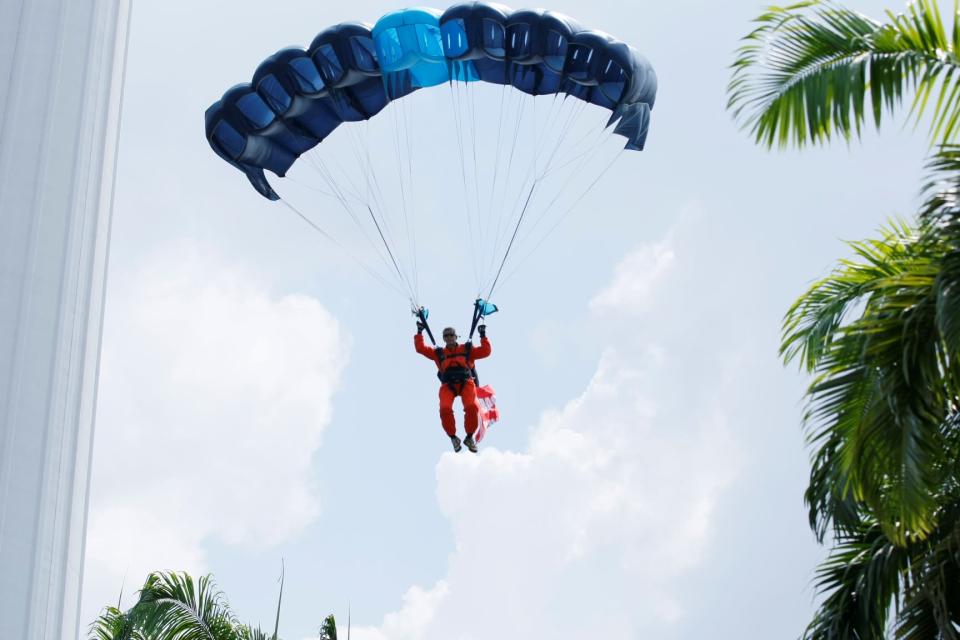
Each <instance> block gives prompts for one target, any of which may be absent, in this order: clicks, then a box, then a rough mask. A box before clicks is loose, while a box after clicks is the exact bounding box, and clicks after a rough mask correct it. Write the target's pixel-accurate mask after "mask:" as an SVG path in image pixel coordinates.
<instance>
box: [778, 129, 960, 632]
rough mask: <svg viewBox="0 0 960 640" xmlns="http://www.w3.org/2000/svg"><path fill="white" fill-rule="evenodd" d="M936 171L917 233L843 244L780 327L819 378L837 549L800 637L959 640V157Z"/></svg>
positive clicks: (827, 515)
mask: <svg viewBox="0 0 960 640" xmlns="http://www.w3.org/2000/svg"><path fill="white" fill-rule="evenodd" d="M935 171H936V173H935V176H936V177H939V178H944V177H949V179H950V182H949V183H948V184H946V185H942V184H941V185H940V186H939V188H936V189H934V190H931V192H930V193H929V195H928V198H927V202H926V204H925V206H924V209H923V211H922V212H921V214H920V215H919V216H918V221H917V223H916V224H915V225H909V224H906V223H903V222H899V223H892V224H891V225H889V226H888V227H887V228H886V229H885V230H884V233H883V235H882V236H881V237H880V238H878V239H874V240H868V241H865V242H854V243H850V244H851V247H852V249H853V251H854V253H855V255H856V258H854V259H850V260H844V261H842V262H841V263H840V265H839V266H838V267H837V268H836V269H835V270H834V271H833V272H832V273H831V274H830V275H828V276H827V277H826V278H823V279H822V280H820V281H818V282H815V283H814V284H813V285H812V286H811V287H810V288H809V289H808V290H807V292H806V293H804V294H803V295H802V296H801V297H800V298H799V299H798V300H797V302H796V303H794V305H793V306H792V307H791V308H790V310H789V311H788V313H787V316H786V319H785V321H784V337H783V343H782V348H781V353H782V354H783V355H784V357H785V359H786V361H788V362H791V361H796V362H799V364H800V365H801V367H803V368H804V369H806V370H807V371H808V372H810V373H812V374H813V375H814V379H813V382H812V384H811V385H810V387H809V389H808V392H807V399H808V408H807V411H806V412H805V415H804V424H805V428H806V430H807V436H808V441H809V442H810V443H811V444H812V445H813V446H814V447H815V452H814V455H813V467H812V470H811V474H810V484H809V486H808V488H807V491H806V495H805V498H806V501H807V504H808V506H809V508H810V514H809V515H810V525H811V527H812V528H813V530H814V531H815V532H816V535H817V537H818V539H819V540H820V541H821V542H823V540H824V539H825V537H826V536H827V534H828V533H832V534H833V537H834V543H835V547H834V549H833V551H832V552H831V555H830V557H829V558H828V560H827V561H826V562H825V563H824V564H823V565H822V566H821V567H820V570H819V572H818V580H817V586H818V588H819V589H820V590H821V591H822V592H824V593H827V594H829V595H828V597H827V598H826V600H825V601H824V603H823V605H822V606H821V608H820V611H818V613H817V615H816V617H815V619H814V621H813V622H812V623H811V625H810V627H809V628H808V629H807V636H806V637H809V638H876V637H883V633H884V630H885V629H886V628H887V627H888V625H892V626H894V627H896V629H897V633H898V637H903V638H911V639H914V638H916V639H920V638H941V637H942V638H955V637H957V635H956V632H955V631H954V627H953V624H954V623H956V622H960V582H958V578H960V466H958V465H960V413H958V409H960V205H958V200H957V196H958V194H960V149H958V148H956V147H951V148H945V149H943V150H941V152H940V153H939V154H938V156H937V160H936V167H935ZM933 184H937V180H934V181H933ZM891 605H895V609H896V610H897V611H899V615H897V616H896V619H895V620H891V619H889V618H890V610H891ZM934 631H935V632H936V633H934ZM937 633H939V634H940V635H937Z"/></svg>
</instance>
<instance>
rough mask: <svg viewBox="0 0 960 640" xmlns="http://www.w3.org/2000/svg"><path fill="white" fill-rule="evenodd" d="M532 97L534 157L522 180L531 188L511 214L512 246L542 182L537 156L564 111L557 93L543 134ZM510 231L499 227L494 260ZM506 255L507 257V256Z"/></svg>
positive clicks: (523, 185)
mask: <svg viewBox="0 0 960 640" xmlns="http://www.w3.org/2000/svg"><path fill="white" fill-rule="evenodd" d="M532 99H533V101H534V120H533V126H534V132H533V134H534V145H533V158H532V162H531V165H530V168H529V169H528V170H527V174H526V177H525V178H524V179H523V181H522V182H521V189H525V188H526V185H527V184H528V183H529V184H530V188H529V191H528V192H527V196H526V198H525V200H524V201H523V202H524V205H523V208H522V210H520V211H519V213H518V212H517V211H516V208H514V211H513V213H512V214H511V216H510V218H511V219H514V218H515V219H516V221H517V222H516V224H515V225H514V226H513V233H512V236H511V240H510V245H511V246H512V245H513V242H514V240H515V238H516V235H517V232H518V230H519V228H520V225H521V224H522V222H523V218H524V217H525V215H526V212H527V210H528V208H529V206H530V204H531V202H532V201H533V195H534V194H535V193H536V191H537V186H538V185H539V184H540V182H541V176H538V175H537V162H536V161H537V157H538V156H539V155H540V153H541V151H544V152H545V151H546V147H547V145H546V140H547V137H548V136H549V132H550V131H551V130H552V125H553V122H554V120H558V119H559V118H560V113H561V112H562V108H561V109H555V107H556V105H557V100H556V95H554V99H553V100H552V101H551V103H550V110H549V111H548V115H547V120H546V122H545V123H544V126H543V132H542V135H541V134H540V133H539V132H537V130H536V124H537V121H536V117H535V115H536V111H535V110H536V106H535V105H536V98H535V97H533V98H532ZM561 106H562V103H561ZM569 120H570V118H569V117H568V122H566V123H564V124H563V125H562V126H560V127H557V130H558V131H559V132H560V135H559V136H558V138H557V141H556V144H555V145H554V147H553V151H552V152H551V153H550V154H549V156H548V160H547V166H546V168H545V170H544V171H547V170H548V169H549V166H550V164H551V163H552V162H553V158H554V156H555V154H556V151H557V149H558V148H559V147H560V145H561V144H562V142H563V140H564V138H565V137H566V134H567V132H568V131H569V126H570V122H569ZM520 193H521V194H522V193H523V191H521V192H520ZM518 195H519V194H518ZM520 202H521V200H520V199H519V198H518V199H517V201H516V203H517V204H516V205H515V207H518V206H519V205H520ZM509 232H510V226H509V225H508V226H507V227H506V228H505V229H503V232H502V233H501V232H500V229H499V227H498V233H497V238H496V241H495V243H494V245H493V251H492V252H491V255H492V256H493V260H496V256H497V255H499V252H500V246H501V244H502V243H503V242H504V241H505V240H506V234H507V233H509ZM508 252H509V249H508ZM505 257H506V256H505ZM493 264H494V263H493V262H491V268H490V271H489V272H488V273H492V272H493V268H492V267H493ZM502 269H503V263H501V266H500V269H498V271H497V273H498V274H499V273H500V270H502ZM488 297H489V294H488Z"/></svg>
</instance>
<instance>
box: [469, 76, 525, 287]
mask: <svg viewBox="0 0 960 640" xmlns="http://www.w3.org/2000/svg"><path fill="white" fill-rule="evenodd" d="M509 95H510V101H509V102H508V101H507V100H505V98H506V96H507V85H503V88H502V90H501V92H500V110H499V111H498V113H497V147H496V150H495V151H494V155H493V184H492V186H491V187H490V200H489V204H488V206H487V219H488V220H489V221H490V223H489V228H490V230H491V231H492V232H493V233H492V237H493V240H494V242H493V243H491V246H490V250H489V251H488V252H487V253H488V254H489V260H488V266H487V273H492V272H493V265H494V264H495V261H496V253H495V252H496V241H497V238H499V237H500V229H501V227H502V226H503V218H504V216H503V211H502V206H501V207H495V203H496V202H497V186H498V178H499V174H500V164H501V163H500V158H501V157H502V156H501V149H502V141H503V121H504V119H505V118H504V106H505V105H506V106H507V107H508V111H510V109H509V105H510V104H511V103H512V99H513V92H512V91H511V92H510V94H509ZM514 120H515V118H514ZM513 142H514V145H515V144H516V137H514V139H513ZM511 152H512V150H511ZM505 175H506V177H505V178H504V184H503V191H504V192H505V191H506V189H507V188H508V186H509V184H510V171H509V168H508V169H507V171H506V172H505ZM494 223H495V224H494ZM481 291H482V289H481ZM477 297H480V293H479V292H478V293H477Z"/></svg>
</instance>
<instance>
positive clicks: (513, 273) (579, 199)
mask: <svg viewBox="0 0 960 640" xmlns="http://www.w3.org/2000/svg"><path fill="white" fill-rule="evenodd" d="M611 137H612V136H611ZM624 151H625V149H620V151H618V152H617V154H616V155H615V156H614V157H613V159H612V160H610V162H608V163H607V165H606V166H605V167H604V168H603V171H601V172H600V175H598V176H597V177H596V178H594V180H593V182H591V183H590V185H589V186H588V187H587V188H586V189H585V190H584V192H583V193H581V194H580V196H579V197H577V199H576V200H574V201H573V203H572V204H571V205H570V206H569V207H567V209H566V210H565V211H564V212H563V213H562V214H561V215H560V217H559V218H558V219H557V221H556V222H555V223H554V225H553V226H552V227H550V229H549V230H547V232H546V233H545V234H544V235H543V237H542V238H540V240H539V241H538V242H537V244H536V245H534V247H533V248H532V249H531V250H530V251H529V253H527V254H526V255H525V256H524V257H523V258H522V259H521V260H520V261H519V262H518V263H517V265H516V266H515V267H514V268H513V270H512V271H511V272H510V273H509V274H508V275H507V277H506V278H504V284H506V283H507V282H509V281H510V280H511V279H512V278H513V276H514V275H515V274H516V273H517V271H519V269H520V267H521V266H522V265H523V264H524V263H525V262H526V261H527V260H528V259H529V258H530V256H532V255H533V254H534V253H536V251H537V249H539V248H540V245H542V244H543V243H544V242H545V241H546V240H547V238H549V237H550V236H551V235H553V232H554V231H556V230H557V228H558V227H559V226H560V224H561V223H562V222H563V221H564V220H565V219H566V218H567V216H569V215H570V213H571V212H572V211H573V210H574V209H575V208H576V207H577V205H578V204H580V202H581V201H582V200H583V199H584V198H585V197H587V195H588V194H589V193H590V191H591V190H593V187H594V186H596V184H597V183H598V182H600V180H601V179H602V178H603V177H604V176H605V175H606V174H607V172H608V171H610V168H611V167H612V166H613V165H614V164H616V162H617V160H619V159H620V156H621V155H623V152H624Z"/></svg>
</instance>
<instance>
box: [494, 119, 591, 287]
mask: <svg viewBox="0 0 960 640" xmlns="http://www.w3.org/2000/svg"><path fill="white" fill-rule="evenodd" d="M555 105H556V101H554V102H553V103H551V111H550V115H549V116H548V118H547V122H546V123H545V125H544V128H545V131H544V135H543V137H542V138H541V139H540V140H538V142H537V144H536V145H535V146H536V149H535V155H534V159H536V153H537V152H539V150H540V147H541V143H543V146H546V144H545V143H546V139H547V136H548V135H549V133H548V132H549V130H550V123H551V121H552V120H553V119H554V117H556V119H559V118H560V116H559V113H560V112H559V111H558V112H556V113H555V112H554V111H553V107H554V106H555ZM583 111H584V108H583V106H580V105H575V106H574V108H573V109H571V110H570V113H568V114H567V117H566V120H565V121H564V122H563V124H562V125H561V126H560V127H559V135H558V136H557V139H556V142H555V143H554V145H553V149H552V150H551V151H550V153H549V155H548V157H547V162H546V165H545V166H544V167H543V169H542V172H541V173H540V174H537V172H536V163H535V162H534V163H533V166H532V167H531V168H532V169H533V176H532V177H533V180H532V183H531V184H530V190H529V191H528V193H527V197H526V199H525V200H524V203H523V208H522V209H521V210H520V213H519V215H518V216H517V222H516V224H515V225H514V227H513V232H512V234H511V236H510V242H509V244H508V245H507V249H506V251H505V252H504V254H503V259H502V260H501V262H500V266H499V268H498V269H497V274H496V276H495V277H494V280H493V284H491V285H490V289H489V291H488V293H487V299H489V298H490V297H491V296H492V295H493V290H494V288H495V287H496V285H497V282H498V281H499V279H500V275H501V273H502V272H503V268H504V265H505V264H506V262H507V259H508V258H509V256H510V253H511V251H512V249H513V247H514V244H515V242H516V240H517V234H518V233H519V231H520V227H521V226H522V224H523V220H524V218H525V217H526V215H527V212H528V211H529V210H530V209H531V206H530V205H531V203H532V202H533V200H534V194H535V193H536V192H537V187H538V186H539V185H540V184H541V183H542V180H543V177H544V176H545V175H547V174H548V173H549V172H550V168H551V165H552V164H553V162H554V159H555V158H556V155H557V152H558V151H559V149H560V147H561V146H562V144H563V142H564V140H565V139H566V138H567V136H568V135H569V133H570V130H571V129H572V128H573V125H574V123H575V122H576V121H578V120H579V118H580V115H582V113H583ZM536 137H537V136H536V135H535V138H536ZM544 150H546V149H544ZM527 179H530V174H528V178H527ZM525 182H526V181H525ZM567 184H569V181H568V183H567ZM542 215H543V214H541V217H542ZM529 235H530V234H529V232H528V233H527V234H526V235H525V236H524V238H526V237H528V236H529ZM521 243H522V239H521ZM498 246H499V243H498Z"/></svg>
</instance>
